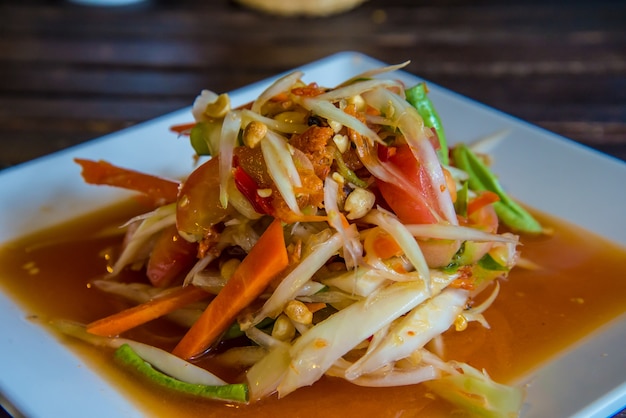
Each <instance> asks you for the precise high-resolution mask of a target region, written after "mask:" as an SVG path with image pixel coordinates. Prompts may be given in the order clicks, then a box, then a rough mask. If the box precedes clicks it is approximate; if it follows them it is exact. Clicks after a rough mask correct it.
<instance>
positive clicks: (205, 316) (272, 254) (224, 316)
mask: <svg viewBox="0 0 626 418" xmlns="http://www.w3.org/2000/svg"><path fill="white" fill-rule="evenodd" d="M288 262H289V261H288V257H287V249H286V247H285V239H284V237H283V228H282V226H281V223H280V221H279V220H276V219H275V220H274V222H272V224H271V225H270V226H269V227H268V228H267V230H266V231H265V232H264V233H263V235H261V237H260V238H259V240H258V241H257V243H256V244H255V246H254V247H252V250H251V251H250V252H249V253H248V255H247V256H246V258H244V259H243V261H242V262H241V264H240V265H239V267H237V269H236V270H235V272H234V273H233V275H232V276H231V278H230V279H229V280H228V282H226V285H225V286H224V287H223V288H222V290H221V291H220V292H219V293H218V294H217V296H216V297H215V299H213V300H212V301H211V303H209V306H207V308H206V309H205V311H204V312H203V313H202V315H201V316H200V318H198V320H197V321H196V322H195V323H194V324H193V326H192V327H191V328H190V329H189V331H187V334H185V336H184V337H183V338H182V340H180V342H179V343H178V345H177V346H176V347H175V348H174V350H173V351H172V353H173V354H175V355H177V356H179V357H181V358H183V359H190V358H192V357H195V356H197V355H199V354H202V353H203V352H204V351H206V349H207V348H209V347H210V346H211V344H213V342H215V340H216V339H217V338H219V336H220V335H221V334H222V333H223V332H224V331H226V330H227V329H228V327H229V326H230V324H231V323H232V322H233V321H234V320H235V318H236V316H237V315H238V314H239V313H240V312H241V311H242V310H243V309H244V308H245V307H247V306H248V305H249V304H250V303H252V302H253V301H254V300H255V299H256V298H257V297H258V296H259V295H260V294H261V293H262V292H263V290H265V288H266V287H267V285H268V284H269V283H270V282H271V281H272V279H274V278H275V277H276V276H277V275H278V274H279V273H280V272H281V271H283V270H284V269H285V268H286V267H287V264H288Z"/></svg>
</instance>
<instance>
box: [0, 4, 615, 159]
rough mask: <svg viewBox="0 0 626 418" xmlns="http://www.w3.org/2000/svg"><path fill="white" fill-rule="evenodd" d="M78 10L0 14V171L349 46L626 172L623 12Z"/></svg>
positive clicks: (229, 7)
mask: <svg viewBox="0 0 626 418" xmlns="http://www.w3.org/2000/svg"><path fill="white" fill-rule="evenodd" d="M79 1H80V0H76V2H70V1H66V0H20V1H7V0H3V1H1V2H0V168H6V167H10V166H13V165H16V164H19V163H21V162H24V161H28V160H31V159H34V158H37V157H39V156H42V155H45V154H48V153H51V152H54V151H57V150H60V149H63V148H66V147H69V146H71V145H74V144H77V143H80V142H83V141H86V140H89V139H92V138H96V137H98V136H101V135H103V134H106V133H109V132H112V131H116V130H119V129H123V128H125V127H128V126H130V125H134V124H136V123H139V122H142V121H146V120H149V119H151V118H154V117H156V116H159V115H163V114H165V113H168V112H170V111H173V110H176V109H179V108H181V107H185V106H189V105H190V104H191V102H192V100H193V98H194V97H195V95H196V94H197V93H198V92H199V91H200V90H201V89H202V88H209V89H212V90H215V91H220V92H222V91H228V90H231V89H234V88H237V87H241V86H244V85H246V84H248V83H251V82H254V81H257V80H261V79H263V78H265V77H268V76H271V75H274V74H276V73H279V72H282V71H286V70H289V69H291V68H293V67H296V66H299V65H301V64H305V63H308V62H310V61H313V60H317V59H320V58H322V57H325V56H328V55H330V54H333V53H335V52H339V51H346V50H352V51H359V52H363V53H365V54H368V55H371V56H373V57H375V58H377V59H380V60H382V61H385V62H388V63H399V62H403V61H405V60H407V59H410V60H411V65H410V66H409V67H408V71H410V72H412V73H415V74H417V75H419V76H421V77H423V78H425V79H427V80H429V81H431V82H433V83H436V84H439V85H441V86H444V87H447V88H449V89H451V90H454V91H457V92H459V93H461V94H463V95H466V96H469V97H471V98H473V99H475V100H478V101H480V102H483V103H485V104H487V105H489V106H493V107H496V108H498V109H500V110H503V111H505V112H507V113H510V114H512V115H514V116H517V117H519V118H521V119H524V120H528V121H530V122H532V123H535V124H538V125H540V126H542V127H544V128H547V129H549V130H551V131H554V132H556V133H559V134H562V135H564V136H566V137H569V138H571V139H574V140H576V141H578V142H581V143H583V144H585V145H588V146H591V147H593V148H596V149H598V150H600V151H603V152H606V153H609V154H612V155H614V156H615V157H617V158H619V159H621V160H626V2H624V1H600V0H596V1H576V0H571V1H566V0H563V1H551V0H539V1H526V2H508V1H497V0H474V1H471V2H468V1H465V0H387V1H385V0H369V1H365V2H363V3H362V4H360V5H357V6H355V7H354V8H353V9H351V10H348V11H344V12H342V13H338V14H334V15H331V16H327V17H302V16H299V17H298V16H296V17H289V18H287V17H282V16H275V15H268V14H264V13H260V12H257V11H256V10H253V9H250V8H247V7H244V6H242V5H241V4H240V3H237V2H235V1H233V0H230V1H229V0H212V1H207V0H202V1H200V0H181V1H174V0H143V1H137V0H114V1H115V2H117V3H124V2H127V1H130V2H131V3H132V4H129V5H118V6H109V7H106V6H97V5H92V6H89V5H84V4H80V3H79ZM82 1H83V2H87V3H88V2H98V1H106V0H82ZM247 1H250V0H247ZM277 3H278V4H280V3H289V2H283V1H279V2H277ZM308 3H315V1H314V0H308ZM322 3H328V1H326V2H322ZM326 6H327V5H326ZM326 6H325V7H326ZM320 12H321V10H320Z"/></svg>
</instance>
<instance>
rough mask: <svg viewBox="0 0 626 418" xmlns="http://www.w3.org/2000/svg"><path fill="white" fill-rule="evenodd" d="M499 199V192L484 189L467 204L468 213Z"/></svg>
mask: <svg viewBox="0 0 626 418" xmlns="http://www.w3.org/2000/svg"><path fill="white" fill-rule="evenodd" d="M499 200H500V197H499V196H498V195H497V194H495V193H494V192H491V191H489V190H484V191H482V192H480V194H479V195H478V196H476V197H475V198H474V199H472V200H471V201H470V202H469V203H468V204H467V214H468V215H471V214H472V213H474V212H476V211H477V210H480V209H482V208H483V207H485V206H487V205H490V204H492V203H495V202H497V201H499Z"/></svg>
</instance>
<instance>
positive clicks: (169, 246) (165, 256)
mask: <svg viewBox="0 0 626 418" xmlns="http://www.w3.org/2000/svg"><path fill="white" fill-rule="evenodd" d="M197 253H198V246H197V244H195V243H191V242H189V241H186V240H185V239H183V238H182V237H181V236H180V235H179V234H178V231H177V230H176V226H175V225H172V226H171V227H169V228H166V229H165V230H163V232H161V234H160V235H159V238H157V240H156V242H155V243H154V247H153V248H152V252H151V253H150V258H149V259H148V266H147V268H146V275H147V276H148V279H150V283H152V285H153V286H155V287H167V286H169V285H171V284H172V282H173V281H174V280H175V279H176V278H178V277H179V276H180V275H181V274H182V273H183V272H185V271H187V270H188V269H189V268H191V266H193V264H194V263H195V261H196V257H197Z"/></svg>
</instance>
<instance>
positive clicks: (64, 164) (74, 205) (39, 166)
mask: <svg viewBox="0 0 626 418" xmlns="http://www.w3.org/2000/svg"><path fill="white" fill-rule="evenodd" d="M407 58H409V57H407ZM381 65H384V64H383V63H381V62H379V61H377V60H375V59H373V58H370V57H367V56H365V55H361V54H358V53H353V52H345V53H340V54H336V55H333V56H330V57H327V58H325V59H322V60H320V61H316V62H313V63H311V64H308V65H305V66H303V67H301V69H302V70H303V71H304V72H305V80H308V81H316V82H318V83H319V84H321V85H326V86H333V85H336V84H338V83H340V82H341V81H343V80H345V79H347V78H349V77H351V76H353V75H356V74H358V73H361V72H363V71H365V70H367V69H371V68H374V67H378V66H381ZM396 76H399V77H400V78H402V79H403V80H404V81H405V82H406V83H407V84H408V85H411V84H414V83H415V82H417V81H418V80H419V79H418V78H417V77H415V76H413V75H410V74H408V73H400V74H396ZM271 81H272V80H264V81H262V82H259V83H255V84H253V85H250V86H247V87H245V88H242V89H239V90H236V91H234V92H231V98H232V100H233V102H234V104H243V103H245V102H247V101H249V100H251V99H252V98H254V97H255V96H256V95H258V94H259V93H260V92H261V91H262V90H263V88H264V87H265V86H267V85H268V83H270V82H271ZM207 88H212V89H214V90H218V89H219V86H207ZM429 88H430V91H431V98H432V100H433V101H434V102H435V104H436V106H437V109H438V111H439V113H440V115H441V117H442V119H443V120H444V123H445V126H446V130H447V134H448V137H449V140H450V142H457V141H463V142H471V141H473V140H475V139H477V138H480V137H483V136H485V135H489V134H492V133H494V132H498V131H502V130H506V131H508V132H509V134H508V136H507V137H506V138H505V139H504V140H503V141H501V142H499V143H498V144H497V145H496V146H495V148H494V149H493V150H492V151H491V152H492V154H493V155H494V158H495V161H496V163H495V168H494V169H495V171H496V172H497V173H498V174H499V176H500V178H501V181H502V183H503V184H504V186H505V188H507V189H508V190H509V191H510V192H511V194H512V195H513V196H514V197H516V198H518V199H520V200H521V201H523V202H525V203H526V204H528V205H530V206H532V207H534V208H537V209H539V210H541V211H543V212H546V213H549V214H553V215H557V216H559V217H561V218H563V219H565V220H567V221H570V222H573V223H576V224H579V225H581V226H583V227H585V228H587V229H589V230H591V231H594V232H596V233H598V234H600V235H603V236H605V237H607V238H609V239H611V240H613V241H617V242H619V243H621V244H622V245H624V246H626V222H624V217H623V216H624V213H625V209H626V194H624V193H615V191H617V190H623V184H622V182H623V180H624V179H626V164H624V163H623V162H621V161H618V160H616V159H614V158H611V157H608V156H605V155H602V154H599V153H597V152H594V151H592V150H590V149H588V148H586V147H583V146H580V145H578V144H576V143H574V142H572V141H569V140H567V139H565V138H562V137H560V136H557V135H554V134H552V133H550V132H547V131H545V130H542V129H540V128H537V127H535V126H532V125H530V124H527V123H525V122H523V121H520V120H517V119H515V118H512V117H510V116H508V115H506V114H503V113H501V112H498V111H496V110H494V109H491V108H488V107H486V106H484V105H481V104H479V103H476V102H474V101H471V100H468V99H467V98H464V97H462V96H459V95H457V94H455V93H453V92H450V91H447V90H445V89H442V88H440V87H438V86H435V85H432V84H429ZM189 99H190V103H191V101H192V100H193V97H190V98H189ZM189 120H191V114H190V109H183V110H181V111H178V112H174V113H172V114H169V115H166V116H164V117H161V118H158V119H155V120H153V121H150V122H147V123H144V124H140V125H137V126H135V127H132V128H130V129H126V130H123V131H120V132H117V133H114V134H111V135H107V136H105V137H102V138H99V139H96V140H94V141H90V142H88V143H85V144H83V145H80V146H77V147H73V148H70V149H67V150H64V151H62V152H59V153H56V154H53V155H49V156H46V157H43V158H40V159H37V160H34V161H31V162H28V163H25V164H22V165H19V166H16V167H13V168H9V169H6V170H4V171H1V172H0V214H1V217H0V243H1V242H5V241H9V240H12V239H14V238H17V237H19V236H21V235H23V234H26V233H29V232H34V231H36V230H38V229H40V228H43V227H46V226H50V225H54V224H56V223H58V222H61V221H64V220H68V219H71V218H73V217H75V216H76V215H79V214H84V213H89V212H90V211H91V210H93V209H96V208H98V207H101V206H103V205H106V204H107V203H108V202H111V201H112V200H113V201H115V200H118V199H121V198H122V197H124V196H126V192H122V191H119V190H115V189H113V188H101V187H93V186H87V185H85V184H83V182H82V179H81V177H80V170H79V167H78V166H77V165H76V164H74V163H73V162H72V159H73V158H74V157H81V158H91V159H104V160H107V161H110V162H112V163H114V164H118V165H122V166H127V167H133V168H135V169H137V170H140V171H145V172H149V173H155V174H161V175H165V176H175V177H181V176H183V175H184V174H186V173H187V172H188V171H189V170H190V169H191V167H192V150H191V148H190V146H189V144H188V141H187V140H185V139H177V138H176V136H175V135H174V134H172V133H170V132H169V130H168V127H169V126H170V125H172V124H176V123H182V122H188V121H189ZM145 150H150V153H149V155H148V154H147V153H146V152H145ZM599 211H600V212H599ZM598 213H601V216H598ZM0 274H2V273H1V271H0ZM3 279H6V278H3ZM26 315H27V312H24V311H23V310H22V309H21V308H20V307H19V306H16V305H15V304H14V303H13V302H12V301H11V300H10V299H9V298H8V297H6V295H4V294H3V293H1V292H0V318H2V320H1V321H0V353H1V355H0V394H2V395H3V396H4V398H6V400H8V401H9V402H10V403H11V404H13V405H14V406H15V407H16V408H17V409H19V410H20V411H21V412H22V413H24V415H26V416H29V417H60V416H63V417H73V416H81V417H82V416H89V417H92V418H96V417H113V416H115V417H134V416H140V415H141V413H140V411H138V410H137V409H136V408H135V407H134V406H133V404H132V403H131V402H130V401H129V400H127V399H125V398H124V397H123V396H122V395H121V394H119V393H118V392H117V391H116V390H115V389H114V388H113V387H111V386H110V385H109V384H108V383H107V382H106V381H104V380H103V379H101V378H100V377H99V376H98V375H97V374H95V373H94V372H92V371H91V370H90V369H89V367H87V366H86V364H85V363H84V362H83V360H81V358H80V357H78V356H77V355H76V354H74V353H73V352H71V351H70V350H68V349H67V348H66V347H64V346H63V345H60V344H59V343H58V342H57V340H56V339H55V338H54V337H53V336H52V335H50V334H49V333H48V332H47V331H46V330H45V329H43V328H40V327H39V326H37V325H35V324H33V323H30V322H28V321H26V320H25V316H26ZM625 337H626V316H623V317H622V318H619V319H618V320H616V321H614V322H613V323H611V324H608V325H607V326H606V327H604V328H603V329H601V330H599V331H598V332H597V333H596V334H595V335H594V336H593V337H590V338H586V339H584V340H582V341H580V343H579V344H576V345H575V346H574V347H572V349H571V350H570V351H568V352H567V353H564V354H563V356H561V357H559V358H557V359H555V360H554V361H551V362H550V363H548V364H546V365H545V366H543V367H541V368H540V369H539V370H536V371H534V372H533V373H532V374H530V375H529V376H528V377H527V378H525V379H524V381H525V382H528V383H529V387H528V397H527V400H526V405H525V408H524V411H523V416H524V417H566V416H577V417H603V416H607V415H610V414H611V413H613V412H615V411H617V410H619V409H620V408H622V407H624V406H626V350H624V348H623V342H624V338H625ZM0 398H2V397H1V396H0ZM65 400H67V401H65Z"/></svg>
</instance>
